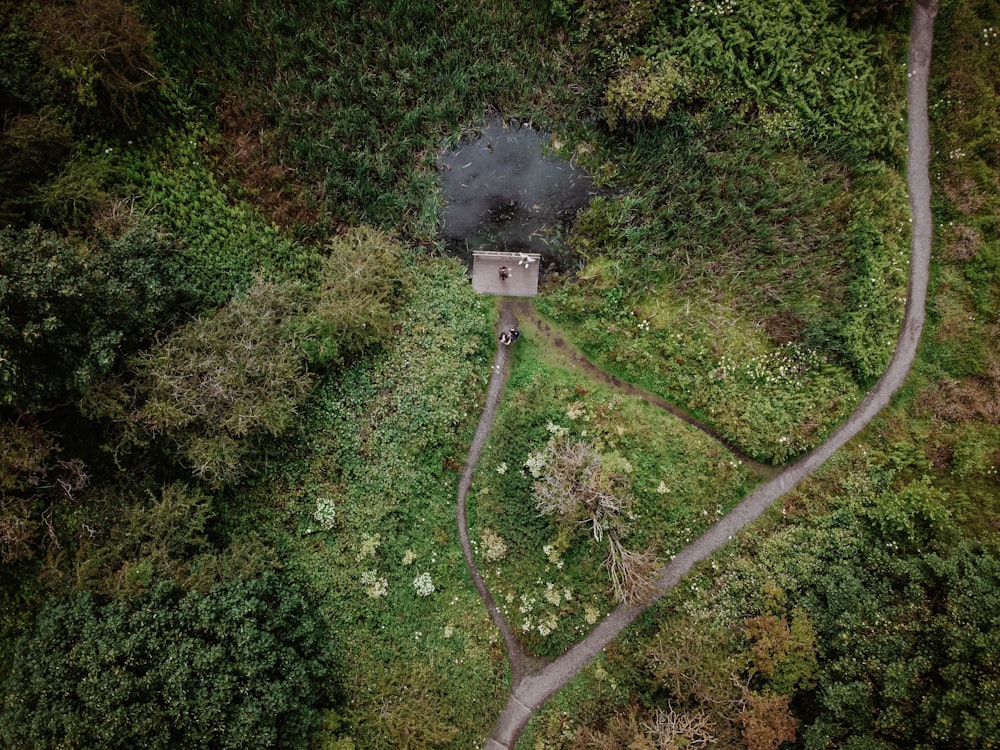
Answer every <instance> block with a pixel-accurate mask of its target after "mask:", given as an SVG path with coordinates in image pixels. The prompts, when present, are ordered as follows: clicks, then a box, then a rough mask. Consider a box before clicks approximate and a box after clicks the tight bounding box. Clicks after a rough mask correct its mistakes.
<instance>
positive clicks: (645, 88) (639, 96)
mask: <svg viewBox="0 0 1000 750" xmlns="http://www.w3.org/2000/svg"><path fill="white" fill-rule="evenodd" d="M683 80H684V79H683V76H682V75H681V72H680V70H679V67H678V65H677V62H676V61H674V60H672V59H670V58H666V59H657V60H655V61H650V60H649V59H648V58H646V57H645V56H640V57H636V58H633V59H632V60H631V61H630V62H629V63H628V64H627V65H625V66H624V68H623V70H621V71H620V72H619V73H618V74H617V75H615V76H614V77H613V78H612V79H611V80H610V81H609V82H608V85H607V88H606V89H605V91H604V101H605V103H606V105H607V106H606V107H605V109H604V117H605V119H606V120H607V122H608V127H609V128H615V127H616V126H617V125H618V123H619V122H620V121H625V122H629V123H633V124H641V123H644V122H648V121H653V122H656V121H658V120H662V119H663V118H664V117H665V116H666V114H667V110H668V109H670V105H671V104H673V103H674V100H675V99H676V98H677V94H678V92H679V89H681V88H682V87H683Z"/></svg>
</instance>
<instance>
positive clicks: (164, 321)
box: [0, 224, 191, 410]
mask: <svg viewBox="0 0 1000 750" xmlns="http://www.w3.org/2000/svg"><path fill="white" fill-rule="evenodd" d="M190 301H191V295H190V294H189V293H188V285H187V283H186V280H185V275H184V273H183V271H182V269H181V266H180V259H179V258H178V257H177V255H176V254H175V253H174V252H173V251H172V247H171V245H170V243H169V242H168V241H167V240H166V238H164V237H163V236H162V235H161V234H160V233H159V232H158V231H157V230H156V228H155V227H153V226H149V225H145V226H144V225H142V224H139V225H137V226H134V227H132V228H130V229H129V230H128V231H127V232H126V233H125V234H123V235H122V236H120V237H117V238H114V239H110V238H98V239H97V240H95V241H92V242H85V241H80V240H77V239H74V238H66V237H62V236H59V235H57V234H54V233H52V232H46V231H43V230H41V229H39V228H37V227H35V228H31V229H26V230H23V231H16V230H11V229H5V230H0V394H2V398H0V403H3V404H4V405H6V406H15V407H18V408H21V409H25V410H33V409H41V408H45V407H50V406H52V405H54V404H56V403H58V402H59V401H61V400H63V399H66V398H67V397H70V398H72V397H74V396H79V395H80V394H82V393H84V392H85V391H86V390H87V389H88V388H89V387H90V386H91V385H92V384H93V383H94V382H96V381H97V380H99V379H100V378H101V377H103V376H104V375H107V374H108V373H109V372H110V371H111V369H112V367H114V365H115V364H117V363H118V362H119V360H120V359H121V356H122V355H123V354H126V353H129V352H133V351H136V350H137V349H139V348H141V347H142V346H143V345H145V344H146V343H148V342H149V341H150V339H151V338H152V335H153V333H154V332H155V331H157V330H159V329H161V328H162V327H164V326H166V325H168V324H169V323H170V322H171V321H173V320H176V319H177V318H178V316H180V315H182V314H183V313H184V310H185V308H186V307H188V306H189V305H190Z"/></svg>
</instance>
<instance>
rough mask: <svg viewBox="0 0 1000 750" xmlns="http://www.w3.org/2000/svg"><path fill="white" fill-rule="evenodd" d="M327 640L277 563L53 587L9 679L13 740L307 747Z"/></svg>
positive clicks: (6, 712)
mask: <svg viewBox="0 0 1000 750" xmlns="http://www.w3.org/2000/svg"><path fill="white" fill-rule="evenodd" d="M330 654H331V646H330V643H329V640H328V638H327V634H326V633H325V631H324V629H323V627H322V624H321V623H320V622H319V621H318V620H317V618H316V615H315V613H314V612H313V611H312V610H311V608H310V607H309V606H308V605H307V603H306V601H305V600H304V599H303V598H302V597H301V595H299V594H297V593H296V592H295V591H294V590H293V589H290V588H288V584H287V583H286V582H285V581H282V580H281V579H280V578H279V577H278V576H276V575H268V576H265V577H263V578H258V579H254V580H248V581H240V582H233V583H229V584H223V585H221V586H218V587H217V588H215V589H212V590H211V591H210V592H208V593H207V594H200V593H197V592H188V593H184V592H183V591H181V590H179V589H178V587H177V586H176V585H174V584H172V583H169V582H165V583H162V584H160V585H159V586H157V587H156V588H155V589H154V590H152V591H151V592H150V593H149V594H147V595H145V596H142V597H140V598H138V599H136V600H135V601H133V602H129V603H112V604H105V605H102V604H100V603H99V602H98V601H96V600H95V598H94V597H93V596H92V595H90V594H89V593H87V592H83V593H80V594H77V595H76V596H74V597H73V598H71V599H69V600H58V599H52V600H50V601H49V602H48V603H47V604H46V606H45V607H44V608H43V609H42V611H41V613H40V614H39V616H38V619H37V621H36V623H35V626H34V628H33V629H32V631H31V632H30V633H28V634H26V635H25V636H24V638H23V639H22V640H21V641H20V643H19V644H18V650H17V655H16V657H15V660H14V665H13V668H12V669H11V672H10V674H9V676H8V677H7V679H6V681H5V682H4V685H3V691H4V705H3V710H2V711H0V736H2V737H3V738H4V743H5V744H6V745H7V746H8V747H34V748H48V747H53V748H54V747H73V748H88V747H106V748H134V747H150V748H174V747H190V748H244V747H251V746H252V747H306V746H307V743H306V739H307V737H308V734H309V730H310V728H311V727H312V726H313V725H314V724H315V723H316V720H317V706H320V705H323V704H324V703H326V702H328V701H329V700H330V699H331V696H330V695H329V694H328V693H327V692H326V691H325V690H324V680H325V679H327V678H328V677H329V675H330V668H331V661H330Z"/></svg>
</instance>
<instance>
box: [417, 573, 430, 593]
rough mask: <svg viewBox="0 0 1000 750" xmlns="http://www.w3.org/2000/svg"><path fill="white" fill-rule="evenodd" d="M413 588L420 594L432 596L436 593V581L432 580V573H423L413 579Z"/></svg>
mask: <svg viewBox="0 0 1000 750" xmlns="http://www.w3.org/2000/svg"><path fill="white" fill-rule="evenodd" d="M413 588H415V589H416V590H417V594H418V595H420V596H430V595H431V594H433V593H434V581H432V580H431V574H430V573H421V574H420V575H418V576H417V577H416V578H414V579H413Z"/></svg>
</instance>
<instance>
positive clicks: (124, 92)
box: [35, 0, 159, 132]
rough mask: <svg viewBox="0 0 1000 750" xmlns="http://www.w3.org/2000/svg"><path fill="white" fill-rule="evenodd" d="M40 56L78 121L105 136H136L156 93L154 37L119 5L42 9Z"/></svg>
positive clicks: (88, 1) (92, 1) (105, 1)
mask: <svg viewBox="0 0 1000 750" xmlns="http://www.w3.org/2000/svg"><path fill="white" fill-rule="evenodd" d="M35 23H36V26H37V28H38V30H39V31H40V32H41V34H42V37H43V42H42V46H41V55H42V58H43V59H44V60H45V62H46V63H47V64H48V65H49V66H50V67H51V68H52V69H53V70H54V71H56V72H57V74H58V75H59V76H60V77H61V78H62V80H63V96H64V97H65V101H66V103H67V104H68V105H69V108H71V109H75V110H76V112H77V114H78V116H79V117H80V119H81V121H83V122H86V123H88V124H92V125H93V126H94V127H95V128H97V129H100V130H104V131H129V132H131V131H135V130H138V128H139V127H140V125H141V124H142V122H143V119H144V116H145V113H146V108H147V104H148V101H149V99H150V97H151V96H152V95H153V94H155V93H156V91H157V86H158V84H159V79H158V77H157V73H158V70H159V62H158V61H157V59H156V57H155V56H154V54H153V32H152V30H151V29H150V28H149V27H148V26H146V25H145V24H144V23H143V22H142V21H140V20H139V16H138V13H137V12H136V10H135V8H134V7H133V6H132V5H129V4H128V3H126V2H124V1H123V0H74V1H73V2H69V3H59V4H47V5H46V6H45V7H44V8H43V10H42V11H41V12H40V13H38V15H37V16H36V20H35Z"/></svg>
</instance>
